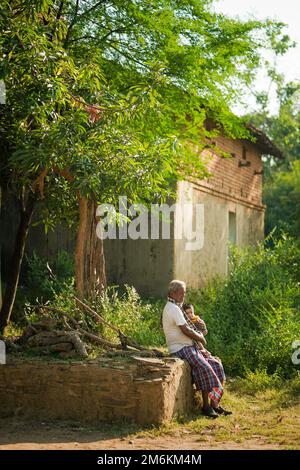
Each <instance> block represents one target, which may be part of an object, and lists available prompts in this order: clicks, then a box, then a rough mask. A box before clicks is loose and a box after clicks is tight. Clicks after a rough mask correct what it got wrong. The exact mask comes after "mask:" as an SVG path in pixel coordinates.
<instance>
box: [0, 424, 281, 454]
mask: <svg viewBox="0 0 300 470" xmlns="http://www.w3.org/2000/svg"><path fill="white" fill-rule="evenodd" d="M0 426H1V431H0V450H8V449H10V450H28V449H33V450H35V449H36V450H37V449H39V450H68V449H71V450H135V449H137V450H148V449H149V450H151V449H152V450H154V449H155V450H161V449H162V450H163V449H168V450H175V449H176V450H198V449H228V450H229V449H261V450H266V449H274V450H275V449H280V448H281V446H280V445H279V444H270V443H266V442H265V440H264V439H263V438H261V437H259V436H258V437H256V438H253V439H251V440H248V441H247V442H246V443H236V442H219V443H218V442H215V441H214V439H213V436H210V438H208V439H207V437H206V438H205V440H204V439H203V438H201V435H199V434H198V433H195V432H190V431H187V430H183V431H179V430H175V431H174V434H173V435H162V436H149V437H146V436H138V435H137V436H135V435H133V436H127V437H118V438H112V437H111V436H108V435H107V434H106V433H101V431H97V430H89V429H88V428H87V429H85V428H75V429H74V428H72V427H71V425H69V426H67V425H65V426H58V425H57V424H53V423H47V424H38V423H30V424H29V423H24V422H20V421H15V422H14V423H11V422H10V423H9V422H8V421H7V420H1V421H0Z"/></svg>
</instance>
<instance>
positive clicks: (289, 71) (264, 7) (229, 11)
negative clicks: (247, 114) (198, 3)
mask: <svg viewBox="0 0 300 470" xmlns="http://www.w3.org/2000/svg"><path fill="white" fill-rule="evenodd" d="M214 8H215V10H216V11H218V12H221V13H224V14H226V15H229V16H233V17H235V16H239V17H240V18H241V19H247V18H249V17H253V16H254V17H255V18H257V19H265V18H270V19H274V20H279V21H281V22H283V23H286V24H287V28H286V30H285V32H286V34H288V35H289V36H290V38H291V39H292V40H293V41H295V42H297V46H296V47H295V48H293V49H291V50H290V51H289V52H288V53H287V54H286V55H285V56H283V57H281V58H279V60H278V62H277V69H278V71H279V72H280V73H284V75H285V78H286V81H294V80H300V0H216V3H215V7H214ZM269 85H270V79H269V78H268V77H266V76H264V75H263V74H260V75H259V77H258V79H257V86H256V88H257V89H259V90H263V89H265V90H267V89H268V88H269ZM247 102H248V104H249V106H250V107H254V104H255V102H254V100H253V98H252V99H251V97H249V98H248V99H247ZM235 111H236V112H238V113H239V114H242V113H243V107H240V106H237V109H236V110H235ZM248 111H249V109H248ZM270 111H271V112H272V113H276V111H277V103H276V96H275V93H274V90H273V92H271V105H270Z"/></svg>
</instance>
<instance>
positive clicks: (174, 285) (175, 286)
mask: <svg viewBox="0 0 300 470" xmlns="http://www.w3.org/2000/svg"><path fill="white" fill-rule="evenodd" d="M185 288H186V283H185V282H184V281H178V280H177V279H174V280H173V281H171V282H170V284H169V288H168V295H170V294H174V293H176V292H178V291H179V289H185Z"/></svg>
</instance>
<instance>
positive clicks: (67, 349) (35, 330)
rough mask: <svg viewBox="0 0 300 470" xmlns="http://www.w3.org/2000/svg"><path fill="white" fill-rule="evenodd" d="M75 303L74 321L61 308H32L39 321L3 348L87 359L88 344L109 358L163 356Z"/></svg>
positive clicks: (80, 302) (42, 306) (43, 306)
mask: <svg viewBox="0 0 300 470" xmlns="http://www.w3.org/2000/svg"><path fill="white" fill-rule="evenodd" d="M75 301H76V304H77V305H78V307H79V309H78V310H79V311H80V312H81V313H85V315H80V318H76V317H75V316H73V315H70V313H68V312H65V311H64V310H62V309H59V308H56V307H53V306H48V305H32V306H31V307H32V308H34V309H35V310H37V311H38V313H39V320H38V321H37V322H35V323H29V322H28V326H27V328H26V329H25V331H24V333H23V334H22V336H20V337H19V338H16V339H14V340H9V341H6V342H7V346H8V348H9V349H13V350H20V349H21V350H24V349H28V348H29V349H30V350H34V351H36V352H38V353H41V354H49V353H51V352H56V353H58V354H59V356H60V357H62V358H70V357H72V356H80V357H83V358H85V357H87V356H88V351H89V349H90V348H91V345H90V344H94V345H97V346H98V347H99V346H100V347H101V349H104V350H105V351H107V352H109V354H110V355H114V354H115V355H130V354H135V355H137V354H138V355H142V356H143V355H145V356H156V357H162V356H163V353H162V352H161V351H158V350H156V349H147V348H145V347H143V346H141V345H139V344H137V343H136V342H135V341H132V340H131V339H130V338H128V337H127V336H126V335H125V334H124V333H123V332H122V331H121V330H120V329H119V328H118V327H116V326H115V325H113V324H111V323H109V322H107V321H106V320H105V319H104V318H103V317H102V316H101V315H100V314H99V313H97V312H96V311H95V310H94V309H92V308H91V307H90V306H89V305H87V304H86V303H84V302H82V301H81V300H80V299H78V298H77V297H75ZM85 317H90V318H92V319H93V321H94V322H96V324H98V325H102V326H103V327H106V328H109V329H111V330H113V331H114V332H115V334H116V337H117V338H118V339H119V342H116V343H114V342H112V341H109V340H107V339H105V338H104V337H103V335H101V334H100V333H99V328H98V329H97V332H95V331H94V330H93V328H91V326H90V325H89V324H88V322H87V321H86V320H84V318H85Z"/></svg>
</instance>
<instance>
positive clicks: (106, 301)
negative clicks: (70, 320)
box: [26, 270, 165, 347]
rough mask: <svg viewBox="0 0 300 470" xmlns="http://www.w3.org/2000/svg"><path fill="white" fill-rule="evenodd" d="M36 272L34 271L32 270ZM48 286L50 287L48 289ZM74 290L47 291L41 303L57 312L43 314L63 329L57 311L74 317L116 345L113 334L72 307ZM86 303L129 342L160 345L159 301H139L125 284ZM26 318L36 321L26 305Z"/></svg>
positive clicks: (35, 312) (67, 288) (30, 309)
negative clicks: (116, 328)
mask: <svg viewBox="0 0 300 470" xmlns="http://www.w3.org/2000/svg"><path fill="white" fill-rule="evenodd" d="M35 272H37V270H36V271H35ZM51 287H52V286H51ZM75 296H76V291H75V289H74V286H73V285H72V282H68V283H65V284H64V285H63V286H62V287H61V289H60V290H57V291H54V289H53V288H52V289H51V297H48V298H44V299H43V301H44V303H47V305H48V306H50V307H55V309H57V312H55V311H54V312H53V311H47V312H46V313H47V315H50V316H51V317H53V318H55V319H56V320H59V321H60V322H61V325H62V326H63V327H64V324H63V318H62V316H61V315H60V313H59V310H61V311H64V312H66V313H68V314H69V315H71V316H73V317H74V318H76V320H77V321H79V322H80V324H81V325H82V326H83V328H84V326H85V325H88V327H89V330H92V331H94V332H95V333H96V334H97V333H100V335H101V336H103V337H104V338H105V339H107V340H110V341H112V342H115V343H119V338H118V335H117V333H116V332H114V331H113V330H112V329H110V328H109V327H107V326H103V324H99V323H97V321H96V320H95V318H94V317H93V316H92V315H91V314H90V313H89V312H88V311H87V310H84V311H83V310H81V309H79V308H78V305H76V300H75ZM85 302H86V304H87V305H89V306H90V307H91V308H93V309H94V310H95V311H96V312H97V313H98V314H99V315H101V316H102V317H103V318H104V319H105V320H106V321H108V322H109V323H110V324H111V325H114V326H115V327H118V328H120V330H121V331H122V332H123V333H124V334H125V335H127V336H128V337H129V338H130V339H131V340H134V341H136V342H138V343H139V344H140V345H143V346H147V347H148V346H149V347H160V346H164V342H165V339H164V335H163V331H162V329H161V328H160V315H161V310H162V308H163V302H161V301H158V300H153V299H152V300H150V301H146V300H142V299H141V297H140V296H139V294H138V293H137V291H136V290H135V289H134V287H130V286H127V285H125V286H124V287H123V288H122V289H120V288H117V287H113V286H112V287H108V288H107V289H106V290H104V291H103V293H102V294H101V295H100V296H96V297H95V298H94V299H93V300H91V299H89V300H85ZM26 317H27V319H29V320H30V321H36V320H37V319H38V314H37V310H36V309H35V308H32V307H30V306H28V307H27V308H26Z"/></svg>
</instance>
